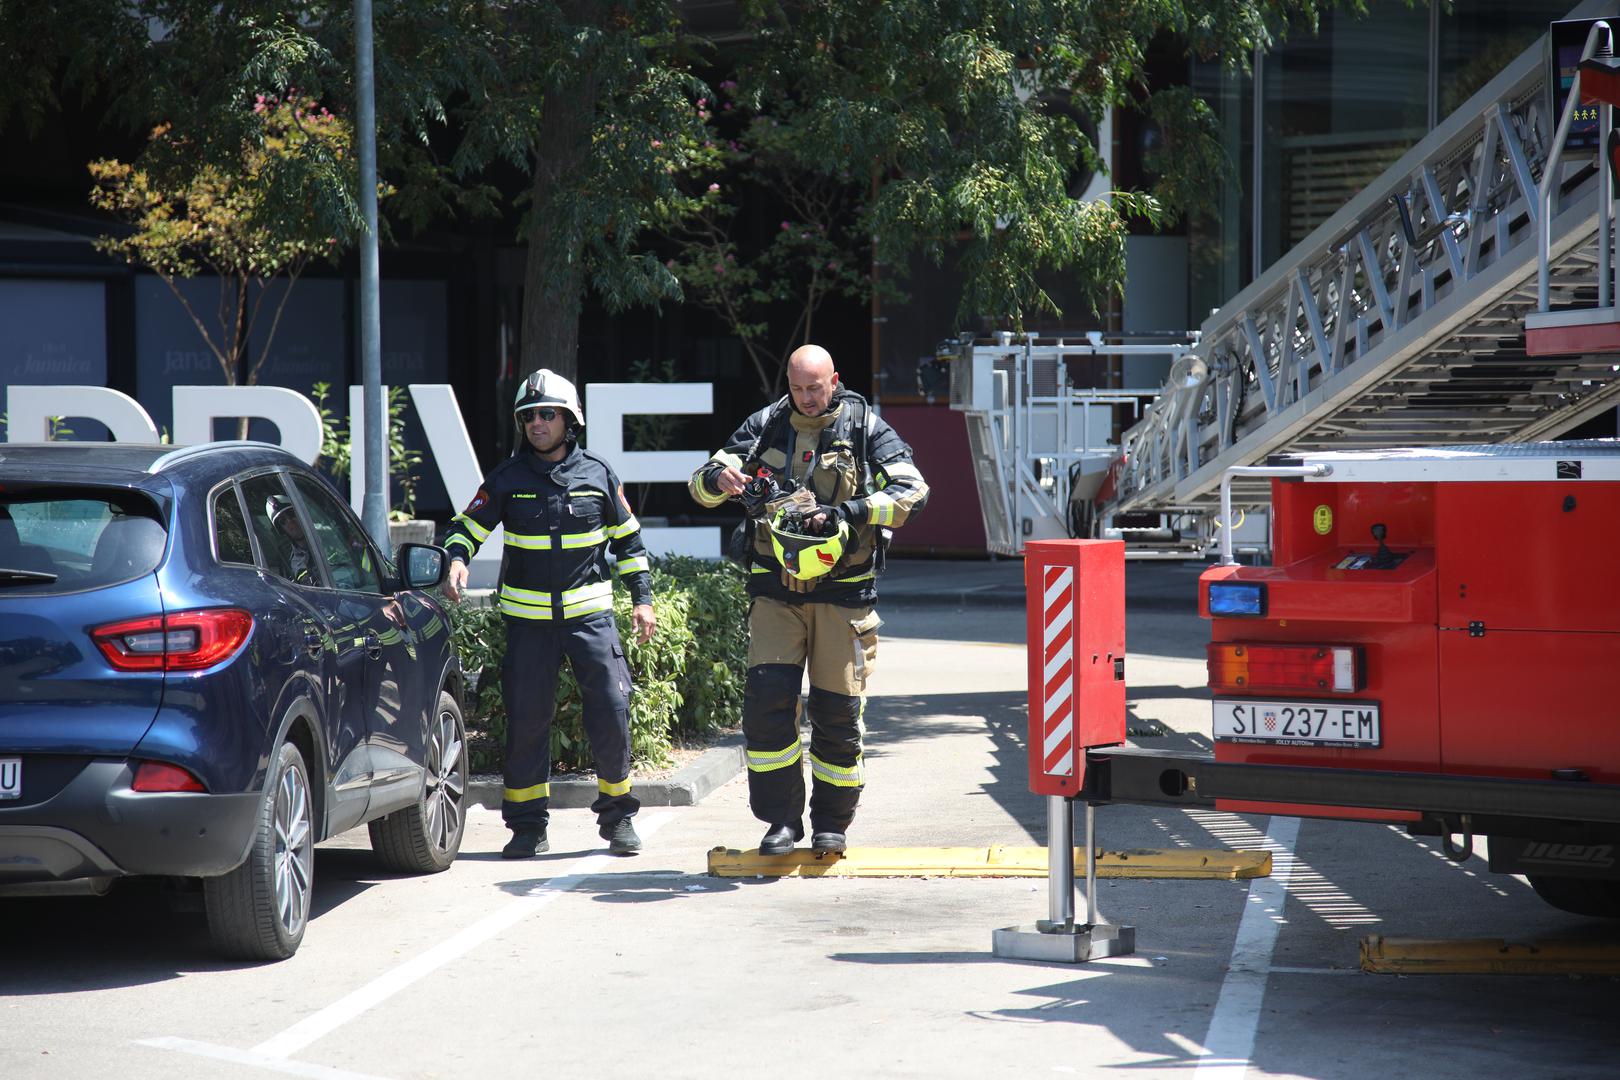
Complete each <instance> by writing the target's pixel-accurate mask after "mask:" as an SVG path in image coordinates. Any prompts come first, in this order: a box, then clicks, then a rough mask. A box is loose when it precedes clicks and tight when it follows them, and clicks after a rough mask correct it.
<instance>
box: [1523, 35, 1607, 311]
mask: <svg viewBox="0 0 1620 1080" xmlns="http://www.w3.org/2000/svg"><path fill="white" fill-rule="evenodd" d="M1599 33H1601V34H1603V36H1604V38H1605V40H1607V39H1608V34H1609V24H1608V23H1606V22H1601V21H1600V22H1596V23H1594V24H1592V29H1591V30H1589V31H1588V32H1587V34H1586V44H1585V46H1583V47H1582V49H1581V59H1582V60H1587V59H1590V58H1591V56H1592V55H1593V53H1594V52H1595V51H1596V46H1597V42H1598V34H1599ZM1611 48H1612V43H1611ZM1580 99H1581V71H1580V66H1579V65H1578V64H1577V66H1576V68H1575V77H1574V79H1572V80H1570V84H1569V98H1568V100H1566V101H1565V102H1564V112H1563V114H1562V115H1561V116H1560V117H1559V118H1558V128H1557V130H1555V131H1554V132H1553V140H1552V146H1551V147H1550V148H1549V149H1548V151H1547V162H1546V164H1545V165H1543V166H1542V167H1541V189H1540V190H1539V191H1538V192H1537V193H1536V218H1537V220H1536V263H1537V267H1536V310H1537V311H1546V310H1547V309H1548V299H1549V293H1550V292H1551V276H1552V267H1551V263H1552V216H1553V215H1552V209H1553V196H1555V195H1556V194H1557V193H1558V181H1559V176H1560V173H1559V168H1558V166H1559V163H1560V159H1561V158H1562V157H1563V156H1564V140H1565V139H1567V138H1568V137H1569V126H1570V122H1571V121H1572V120H1573V119H1574V117H1575V106H1577V105H1578V104H1580ZM1607 154H1608V147H1606V146H1599V147H1598V156H1599V157H1604V156H1607ZM1598 194H1599V198H1598V201H1599V203H1602V201H1603V196H1604V195H1606V194H1607V193H1605V192H1599V193H1598ZM1603 243H1607V238H1604V241H1603ZM1599 246H1600V247H1601V246H1603V245H1602V244H1600V245H1599Z"/></svg>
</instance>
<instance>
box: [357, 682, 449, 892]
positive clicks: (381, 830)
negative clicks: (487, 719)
mask: <svg viewBox="0 0 1620 1080" xmlns="http://www.w3.org/2000/svg"><path fill="white" fill-rule="evenodd" d="M423 768H424V770H425V771H426V773H427V779H426V783H424V784H423V786H422V797H421V799H420V800H418V801H417V804H416V805H415V806H407V807H406V808H405V809H403V810H396V811H394V812H393V813H392V814H389V815H388V816H387V817H383V818H378V819H377V820H376V821H373V822H372V823H371V848H372V850H373V851H375V852H376V853H377V857H378V858H379V859H381V860H382V863H383V865H384V866H386V867H388V869H390V870H399V871H402V872H404V873H407V874H436V873H438V872H439V871H441V870H446V869H449V867H450V864H451V863H453V862H455V861H456V854H457V853H458V852H459V851H460V850H461V837H462V833H463V832H464V831H465V829H466V825H467V818H466V797H467V725H466V723H465V722H464V721H463V720H462V717H461V706H460V705H458V704H456V699H455V698H454V697H453V696H452V695H450V694H448V693H444V692H440V694H439V704H438V708H437V709H436V710H435V712H434V715H433V716H432V717H430V718H429V720H428V738H427V760H426V761H425V762H423Z"/></svg>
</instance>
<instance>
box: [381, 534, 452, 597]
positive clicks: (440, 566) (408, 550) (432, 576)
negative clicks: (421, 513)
mask: <svg viewBox="0 0 1620 1080" xmlns="http://www.w3.org/2000/svg"><path fill="white" fill-rule="evenodd" d="M394 554H395V558H396V559H397V560H398V562H399V583H400V584H401V585H402V586H404V587H405V588H407V589H431V588H433V587H434V586H435V585H437V584H439V583H440V582H441V581H443V580H444V576H445V574H447V573H449V571H450V553H449V552H448V551H445V550H444V548H442V547H438V546H436V545H434V544H401V545H399V550H398V551H397V552H395V553H394Z"/></svg>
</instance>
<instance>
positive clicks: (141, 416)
mask: <svg viewBox="0 0 1620 1080" xmlns="http://www.w3.org/2000/svg"><path fill="white" fill-rule="evenodd" d="M53 416H62V417H68V418H70V419H77V418H83V419H85V420H99V421H101V422H102V423H103V424H106V425H107V430H108V431H111V432H112V436H113V438H115V439H117V440H118V441H119V442H136V443H155V442H157V441H158V430H157V425H156V424H154V423H152V418H151V417H150V416H148V415H146V410H145V409H143V408H141V404H140V402H138V401H136V400H135V399H134V398H132V397H130V396H129V395H128V394H125V393H123V392H121V391H118V390H111V389H108V388H107V387H105V386H11V387H7V388H6V417H7V423H6V441H7V442H45V441H47V440H48V439H50V437H51V417H53Z"/></svg>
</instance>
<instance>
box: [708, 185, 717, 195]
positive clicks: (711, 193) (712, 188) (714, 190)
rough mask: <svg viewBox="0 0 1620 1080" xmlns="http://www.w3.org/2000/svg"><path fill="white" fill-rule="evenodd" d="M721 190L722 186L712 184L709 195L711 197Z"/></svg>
mask: <svg viewBox="0 0 1620 1080" xmlns="http://www.w3.org/2000/svg"><path fill="white" fill-rule="evenodd" d="M719 190H720V185H719V184H710V185H709V194H710V195H713V194H715V193H717V192H718V191H719Z"/></svg>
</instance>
